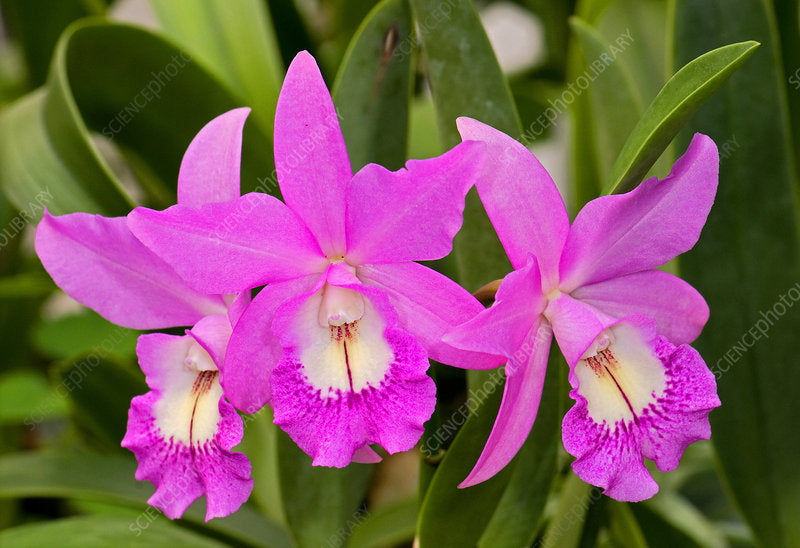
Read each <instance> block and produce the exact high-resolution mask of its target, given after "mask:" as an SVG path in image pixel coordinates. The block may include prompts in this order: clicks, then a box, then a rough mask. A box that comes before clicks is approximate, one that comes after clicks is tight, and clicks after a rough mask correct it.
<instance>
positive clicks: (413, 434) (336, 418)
mask: <svg viewBox="0 0 800 548" xmlns="http://www.w3.org/2000/svg"><path fill="white" fill-rule="evenodd" d="M333 287H336V288H338V289H339V290H344V291H350V292H352V294H351V295H350V297H351V298H352V299H354V300H356V301H358V302H359V303H360V304H361V305H362V306H363V308H360V309H361V310H362V311H363V312H362V313H361V316H360V317H359V319H358V320H354V321H353V322H352V323H350V322H348V323H345V324H342V325H338V324H329V323H326V325H324V326H323V325H322V322H321V316H320V310H322V309H323V308H324V306H325V299H326V295H325V292H326V291H327V290H329V288H330V286H329V285H327V284H326V286H325V287H324V288H322V289H320V290H317V291H315V292H314V293H312V294H311V295H308V296H307V295H302V296H300V297H298V298H297V299H295V300H293V301H292V302H290V303H287V304H286V305H284V306H283V307H281V309H280V311H279V312H278V313H277V314H276V319H275V324H274V329H275V331H276V332H279V333H281V342H282V344H283V347H284V354H283V357H282V358H281V361H280V362H279V363H278V365H277V366H276V367H275V370H274V371H273V374H272V399H273V401H272V407H273V411H274V422H275V424H277V425H279V426H280V427H281V428H282V429H283V430H284V431H285V432H286V433H288V434H289V436H290V437H291V438H292V439H293V440H294V441H295V443H297V445H298V446H299V447H300V448H301V449H303V451H305V452H306V453H307V454H309V455H310V456H311V457H312V459H313V461H312V462H313V464H314V465H317V466H334V467H343V466H347V465H348V464H349V463H350V462H351V461H352V460H353V458H354V457H355V456H356V453H357V452H358V456H359V458H361V457H363V456H364V455H363V452H361V450H362V448H363V447H364V445H365V444H371V443H377V444H379V445H381V446H382V447H383V448H384V449H386V451H388V452H389V453H390V454H391V453H396V452H399V451H407V450H409V449H410V448H411V447H413V446H414V445H415V444H416V443H417V441H419V438H420V436H421V435H422V432H423V424H424V422H425V421H427V420H428V419H429V418H430V416H431V413H433V409H434V407H435V391H436V386H435V384H434V383H433V380H432V379H431V378H430V377H428V376H427V374H426V370H427V369H428V358H427V354H426V353H425V351H424V349H423V348H422V347H421V346H420V345H419V343H418V342H417V341H416V340H415V339H414V337H412V336H411V335H409V334H408V333H407V332H405V331H403V330H402V329H398V328H397V327H396V326H395V323H396V321H397V319H396V314H395V313H394V312H393V310H392V309H391V306H390V305H389V303H388V300H387V299H386V297H385V296H383V295H382V294H381V292H380V291H377V290H375V289H371V288H368V287H364V286H358V285H355V286H349V287H340V286H333Z"/></svg>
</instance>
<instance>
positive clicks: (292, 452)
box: [276, 430, 372, 548]
mask: <svg viewBox="0 0 800 548" xmlns="http://www.w3.org/2000/svg"><path fill="white" fill-rule="evenodd" d="M276 449H277V454H278V477H279V478H280V488H281V494H282V496H283V509H284V512H285V515H286V523H287V524H288V526H289V529H290V530H291V532H292V536H293V538H294V540H295V542H296V544H297V546H299V547H300V548H306V547H308V548H312V547H313V548H316V547H317V546H328V545H331V546H338V545H341V544H343V543H344V541H345V539H346V538H347V537H348V536H349V535H350V533H351V532H352V531H353V528H354V527H355V526H356V525H357V524H358V523H360V522H362V521H363V520H364V518H363V509H362V503H363V501H364V497H365V493H366V490H367V484H368V483H369V479H370V475H371V472H372V466H371V465H367V464H350V465H348V466H346V467H345V468H328V467H324V466H311V457H309V456H308V455H306V454H305V453H303V451H302V450H301V449H300V448H299V447H297V444H295V443H294V441H292V439H291V438H290V437H289V436H288V435H287V434H286V433H285V432H283V431H282V430H281V431H279V432H278V440H277V446H276Z"/></svg>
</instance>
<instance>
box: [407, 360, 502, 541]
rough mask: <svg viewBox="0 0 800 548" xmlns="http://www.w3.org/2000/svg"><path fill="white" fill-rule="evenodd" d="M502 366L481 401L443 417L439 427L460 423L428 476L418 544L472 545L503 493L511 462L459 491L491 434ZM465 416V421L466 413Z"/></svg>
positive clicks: (500, 394)
mask: <svg viewBox="0 0 800 548" xmlns="http://www.w3.org/2000/svg"><path fill="white" fill-rule="evenodd" d="M504 384H505V383H504V380H503V377H502V373H500V370H496V373H495V375H494V376H493V377H492V378H490V379H487V381H486V383H485V385H484V387H482V391H483V394H485V396H484V397H483V399H482V400H481V402H480V404H479V405H477V407H475V406H474V405H469V404H466V403H465V404H464V406H462V408H461V409H459V410H458V411H456V412H455V413H454V414H453V415H451V416H450V417H442V427H441V431H442V432H444V428H446V427H448V426H449V427H452V426H453V425H456V426H457V425H459V424H462V423H463V426H462V427H461V430H460V431H459V432H458V435H457V436H456V438H455V440H453V443H452V444H451V445H450V447H449V449H448V450H447V453H446V454H445V456H444V459H442V462H441V463H440V464H439V467H438V468H437V470H436V473H435V474H434V476H433V479H432V480H431V483H430V486H429V487H428V489H427V491H426V493H425V497H424V499H423V501H422V506H421V509H420V515H419V524H418V536H419V542H420V546H421V548H427V547H429V546H475V545H476V544H477V542H478V540H479V539H480V537H481V535H482V534H483V531H484V529H486V526H487V525H488V524H489V521H490V519H491V517H492V509H493V508H495V507H496V506H497V504H498V502H499V501H500V499H501V497H502V496H503V492H504V490H505V488H506V485H508V482H509V479H510V478H511V475H512V471H513V466H511V465H509V466H506V467H505V468H504V469H503V470H502V471H501V472H499V473H498V474H497V475H495V476H494V477H492V478H491V479H489V480H487V481H485V482H483V483H480V484H478V485H475V486H472V487H468V488H466V489H459V488H458V485H459V484H460V483H461V482H462V481H464V479H465V478H466V477H467V475H469V472H470V470H472V468H473V467H474V466H475V463H476V462H477V461H478V457H479V456H480V453H481V451H482V449H483V446H484V444H485V443H486V440H487V438H488V437H489V432H490V431H491V429H492V426H493V425H494V420H495V418H496V417H497V411H498V409H499V408H500V401H501V399H502V396H503V386H504ZM468 411H471V412H470V413H469V417H468V418H467V419H466V421H464V416H465V414H466V413H467V412H468Z"/></svg>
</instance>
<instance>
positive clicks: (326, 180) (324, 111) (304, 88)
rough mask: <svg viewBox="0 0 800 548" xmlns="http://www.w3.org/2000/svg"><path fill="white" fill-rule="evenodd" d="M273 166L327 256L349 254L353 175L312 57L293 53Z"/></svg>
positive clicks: (282, 96)
mask: <svg viewBox="0 0 800 548" xmlns="http://www.w3.org/2000/svg"><path fill="white" fill-rule="evenodd" d="M275 169H276V171H277V175H278V182H279V184H280V187H281V193H282V194H283V199H284V201H285V202H286V205H288V206H289V207H290V208H291V209H292V210H293V211H294V212H295V213H296V214H297V215H298V216H299V217H300V218H301V219H302V220H303V221H304V222H305V224H306V226H308V228H309V229H310V230H311V232H312V233H313V234H314V236H315V237H316V238H317V241H318V242H319V246H320V247H321V248H322V250H323V252H324V253H325V254H326V255H328V256H329V257H336V256H341V255H344V253H345V228H344V225H345V221H344V219H345V186H346V185H347V182H348V181H349V180H350V179H351V178H352V176H353V170H352V168H351V167H350V159H349V158H348V156H347V148H346V147H345V144H344V137H343V136H342V130H341V128H340V127H339V119H338V116H337V114H336V110H335V108H334V106H333V101H332V100H331V96H330V93H329V92H328V88H327V87H325V81H324V80H323V79H322V74H320V72H319V67H317V63H316V61H315V60H314V58H313V57H312V56H311V55H310V54H309V53H308V52H306V51H301V52H300V53H298V54H297V56H295V58H294V60H293V61H292V63H291V65H289V69H288V70H287V71H286V78H285V79H284V81H283V87H282V88H281V93H280V97H279V98H278V106H277V110H276V112H275Z"/></svg>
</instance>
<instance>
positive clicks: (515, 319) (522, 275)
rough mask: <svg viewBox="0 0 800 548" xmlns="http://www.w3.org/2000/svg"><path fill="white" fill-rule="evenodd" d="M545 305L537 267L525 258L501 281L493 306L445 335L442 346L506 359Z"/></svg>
mask: <svg viewBox="0 0 800 548" xmlns="http://www.w3.org/2000/svg"><path fill="white" fill-rule="evenodd" d="M546 304H547V300H546V299H545V296H544V295H542V283H541V279H540V278H539V266H538V265H537V263H536V259H535V258H534V257H533V256H532V255H529V256H528V262H527V263H526V264H525V265H524V266H523V267H522V268H520V269H519V270H515V271H513V272H511V273H510V274H508V275H507V276H506V277H505V278H504V279H503V282H502V283H501V284H500V288H499V289H498V290H497V295H495V301H494V304H492V306H491V307H490V308H487V309H486V310H482V311H481V312H480V313H479V314H478V315H476V316H475V317H474V318H472V319H471V320H469V321H468V322H466V323H464V324H461V325H460V326H458V327H456V328H455V329H452V330H451V331H449V332H448V333H447V334H446V335H445V336H444V338H443V342H445V343H446V344H449V345H452V346H454V347H456V348H458V349H461V350H472V351H476V352H485V353H489V354H496V355H500V356H505V357H507V358H510V357H511V356H513V355H514V353H515V352H516V351H517V350H518V349H519V347H520V346H521V345H522V341H523V340H524V339H525V337H526V336H527V335H528V333H529V332H530V330H531V326H533V325H534V324H535V323H536V322H537V321H538V320H539V316H540V315H541V313H542V312H544V308H545V305H546Z"/></svg>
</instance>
